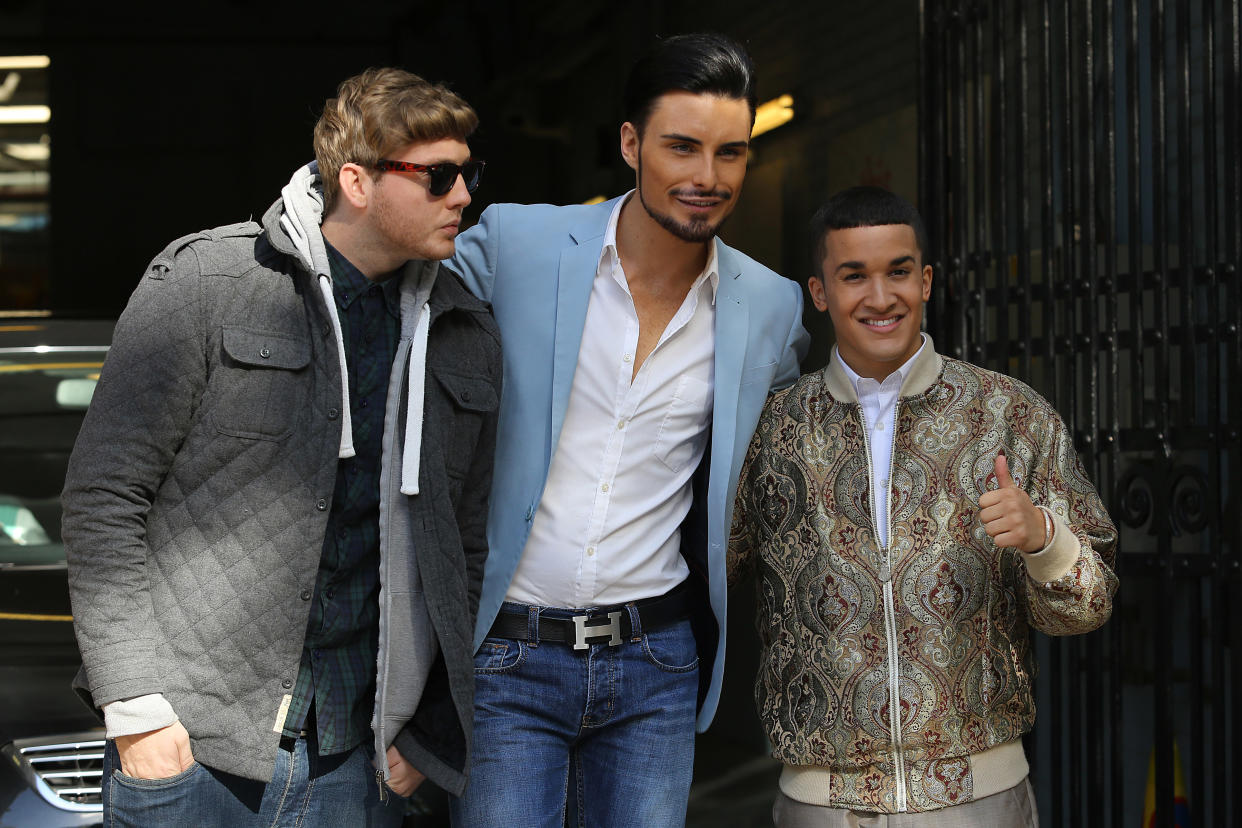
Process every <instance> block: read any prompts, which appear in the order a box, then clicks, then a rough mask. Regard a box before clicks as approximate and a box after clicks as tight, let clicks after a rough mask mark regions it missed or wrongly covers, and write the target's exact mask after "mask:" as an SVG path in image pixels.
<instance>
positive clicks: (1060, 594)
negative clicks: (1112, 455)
mask: <svg viewBox="0 0 1242 828" xmlns="http://www.w3.org/2000/svg"><path fill="white" fill-rule="evenodd" d="M836 359H837V357H835V356H834V362H833V363H830V364H829V366H828V368H826V369H825V370H823V371H820V372H817V373H814V374H807V375H805V376H803V377H802V378H801V379H800V380H799V381H798V382H797V383H796V384H795V385H793V386H792V387H790V388H788V389H785V390H784V391H781V392H778V393H777V394H775V395H773V396H772V397H771V398H770V399H769V400H768V404H767V406H766V408H765V409H764V412H763V415H762V416H761V418H760V420H759V425H758V428H757V430H756V432H755V435H754V438H753V439H752V441H751V444H750V447H749V450H748V453H747V458H746V464H745V466H744V467H743V470H742V475H741V480H740V483H739V487H738V494H737V501H736V508H735V510H734V519H733V529H732V533H731V537H730V544H729V575H730V581H731V582H732V581H734V580H736V579H737V578H738V577H740V576H741V575H742V574H744V573H745V572H746V571H748V570H751V569H754V570H756V574H757V584H758V617H757V622H756V623H757V627H758V630H759V635H760V639H761V642H762V653H761V656H760V667H759V674H758V677H757V680H756V684H755V700H756V703H757V706H758V710H759V715H760V718H761V719H762V721H763V724H764V726H765V728H766V730H767V732H768V737H769V739H770V741H771V745H772V753H773V755H774V756H775V757H776V758H777V759H780V760H781V761H782V762H784V763H785V764H786V765H789V766H819V767H821V768H823V769H825V771H826V772H827V773H826V774H825V779H829V780H830V783H829V784H828V785H827V786H826V788H825V790H826V791H827V793H826V795H825V796H826V798H827V800H828V801H827V802H822V803H820V804H831V805H834V806H837V807H849V808H859V809H865V810H869V811H879V812H884V813H894V812H898V811H929V810H935V809H939V808H943V807H946V806H949V805H955V804H960V803H962V802H968V801H971V800H972V799H973V798H974V795H975V787H976V786H975V777H976V776H980V775H981V774H982V767H983V766H982V764H979V763H981V762H982V761H983V760H982V759H980V758H979V756H980V754H983V753H984V751H987V750H988V749H989V748H993V747H996V746H999V745H1003V744H1004V743H1006V742H1012V741H1013V740H1016V739H1018V738H1019V737H1020V736H1021V735H1022V734H1023V733H1025V732H1026V731H1027V730H1029V729H1030V728H1031V725H1032V724H1033V722H1034V719H1035V705H1034V702H1033V699H1032V684H1033V677H1034V668H1035V667H1034V660H1033V657H1032V653H1031V647H1030V641H1029V634H1028V628H1029V627H1034V628H1035V629H1038V630H1041V631H1043V632H1045V633H1047V634H1050V635H1069V634H1074V633H1082V632H1087V631H1090V630H1093V629H1095V628H1097V627H1098V626H1100V625H1101V624H1102V623H1104V621H1105V620H1107V618H1108V616H1109V614H1110V612H1111V611H1112V595H1113V593H1114V591H1115V590H1116V587H1117V579H1116V576H1115V575H1114V573H1113V571H1112V563H1113V555H1114V551H1115V547H1116V540H1117V532H1116V529H1115V528H1114V526H1113V523H1112V521H1111V520H1110V519H1109V517H1108V514H1107V513H1106V512H1105V510H1104V507H1103V504H1102V503H1101V502H1100V498H1099V495H1098V494H1097V493H1096V490H1095V487H1094V486H1093V485H1092V483H1091V482H1090V481H1089V480H1088V479H1087V477H1086V474H1085V473H1084V470H1083V467H1082V463H1081V462H1080V460H1079V458H1078V455H1077V453H1076V452H1075V450H1074V447H1073V444H1072V439H1071V435H1070V434H1069V433H1068V431H1067V430H1066V428H1065V425H1064V423H1062V421H1061V419H1060V417H1059V416H1058V415H1057V413H1056V411H1055V410H1054V409H1053V408H1052V406H1050V405H1049V404H1048V403H1047V402H1046V401H1045V400H1044V399H1043V398H1042V397H1040V396H1039V395H1038V394H1036V393H1035V392H1034V391H1033V390H1032V389H1031V388H1029V387H1028V386H1026V385H1024V384H1023V383H1021V382H1018V381H1017V380H1014V379H1011V378H1009V377H1006V376H1004V375H1001V374H997V373H994V372H991V371H986V370H983V369H981V368H978V367H976V366H974V365H971V364H969V363H965V362H961V361H958V360H953V359H946V358H942V357H941V356H939V355H938V354H936V353H935V352H934V350H933V348H932V346H931V343H930V340H929V342H928V347H926V348H925V349H924V353H923V354H922V355H920V357H919V358H918V360H916V363H915V365H914V366H913V367H912V370H911V373H910V375H909V376H908V377H907V378H906V380H905V383H904V384H903V386H902V391H901V399H900V402H899V404H898V408H897V428H896V429H895V432H894V434H893V436H892V438H891V439H893V440H894V444H893V461H892V463H893V466H892V473H891V475H889V479H890V481H891V483H890V486H891V491H890V492H889V510H890V520H889V526H890V527H891V528H890V542H889V547H890V548H889V553H888V556H887V559H886V555H885V552H884V550H883V549H882V547H881V545H880V544H879V543H877V541H876V538H875V536H874V529H873V526H874V523H873V520H872V503H873V500H872V497H871V491H870V488H871V479H872V478H871V475H870V471H869V468H868V464H869V459H868V458H869V452H868V448H867V444H866V439H867V438H866V431H865V427H864V423H863V421H862V415H861V411H860V406H859V404H858V402H857V398H856V397H855V396H854V393H853V387H852V386H851V385H850V384H849V382H848V380H846V379H844V373H843V372H842V371H841V368H840V366H839V365H837V364H836V363H835V360H836ZM1001 450H1003V451H1004V453H1005V454H1006V455H1007V458H1008V462H1009V467H1010V471H1011V473H1012V474H1013V477H1014V479H1015V481H1016V482H1017V483H1018V485H1019V486H1020V487H1022V488H1023V489H1024V490H1025V491H1026V492H1027V494H1028V495H1029V496H1030V498H1031V500H1032V501H1033V502H1034V503H1035V505H1037V506H1045V507H1047V508H1048V509H1049V510H1050V511H1051V513H1052V515H1053V516H1054V519H1055V523H1056V526H1057V529H1056V536H1055V538H1054V542H1053V544H1052V547H1053V548H1052V549H1050V550H1048V551H1044V552H1040V553H1036V554H1032V555H1028V554H1025V553H1022V552H1019V551H1018V550H1016V549H1012V548H997V547H996V546H995V544H994V543H993V542H992V539H991V538H990V537H988V535H987V533H986V532H985V531H984V529H983V526H982V525H981V523H980V521H979V518H978V511H979V507H978V501H979V497H980V495H981V494H982V493H983V492H984V491H986V490H988V489H991V488H995V487H996V482H995V477H994V471H993V463H994V460H995V457H996V455H997V453H998V452H999V451H1001ZM880 476H882V475H880ZM1048 556H1055V559H1053V560H1051V561H1050V560H1049V557H1048ZM886 563H887V566H886ZM1032 570H1034V571H1037V572H1038V575H1039V577H1040V578H1041V580H1039V581H1037V580H1034V579H1033V578H1032V577H1031V574H1030V573H1031V571H1032ZM885 576H887V580H884V578H885ZM1045 578H1047V579H1048V580H1043V579H1045ZM894 700H896V706H894ZM995 753H996V752H995V751H994V752H993V754H991V755H995ZM985 756H986V755H985ZM980 795H982V791H981V792H980Z"/></svg>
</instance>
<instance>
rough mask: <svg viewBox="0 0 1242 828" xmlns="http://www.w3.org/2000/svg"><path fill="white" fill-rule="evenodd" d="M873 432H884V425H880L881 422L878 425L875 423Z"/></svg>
mask: <svg viewBox="0 0 1242 828" xmlns="http://www.w3.org/2000/svg"><path fill="white" fill-rule="evenodd" d="M875 430H876V431H883V430H884V423H882V422H880V423H876V424H875Z"/></svg>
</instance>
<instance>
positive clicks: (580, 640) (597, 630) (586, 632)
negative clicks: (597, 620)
mask: <svg viewBox="0 0 1242 828" xmlns="http://www.w3.org/2000/svg"><path fill="white" fill-rule="evenodd" d="M590 617H591V616H589V615H575V616H574V617H573V621H574V649H575V650H585V649H586V648H587V639H589V638H603V637H604V636H608V646H609V647H616V646H617V645H618V644H620V643H621V613H620V611H617V612H610V613H608V623H607V624H591V625H590V626H587V619H588V618H590Z"/></svg>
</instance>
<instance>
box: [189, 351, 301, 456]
mask: <svg viewBox="0 0 1242 828" xmlns="http://www.w3.org/2000/svg"><path fill="white" fill-rule="evenodd" d="M222 348H223V355H222V357H221V361H220V366H219V367H218V368H217V369H216V370H215V371H214V372H213V374H212V377H211V382H210V383H209V385H208V394H207V398H206V399H205V400H204V404H205V405H208V406H210V408H209V409H208V410H207V411H206V412H204V413H205V414H206V416H208V417H210V418H211V421H212V422H213V423H214V424H215V427H216V430H217V431H219V432H221V433H222V434H229V435H232V436H234V437H247V438H250V439H254V440H282V439H284V438H285V437H287V436H288V435H289V432H290V431H292V430H293V425H294V423H295V422H296V420H297V418H298V417H299V416H301V415H302V414H303V411H304V408H305V404H306V395H307V391H308V385H309V375H310V372H309V371H308V370H307V366H308V365H310V360H311V346H310V340H308V339H306V338H305V337H298V336H295V335H292V334H287V333H275V332H271V331H258V330H252V329H249V328H238V327H225V328H224V329H223V337H222Z"/></svg>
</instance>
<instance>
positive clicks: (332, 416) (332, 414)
mask: <svg viewBox="0 0 1242 828" xmlns="http://www.w3.org/2000/svg"><path fill="white" fill-rule="evenodd" d="M339 416H341V412H339V411H337V410H336V409H335V408H329V409H328V419H329V420H335V419H336V418H337V417H339Z"/></svg>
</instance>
